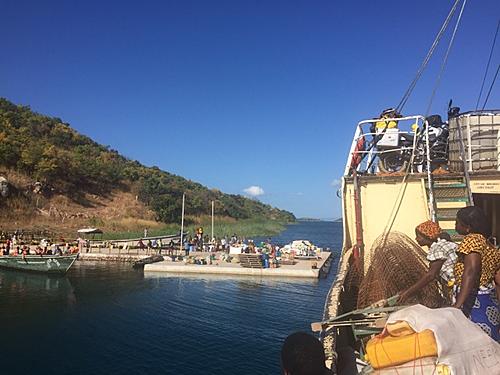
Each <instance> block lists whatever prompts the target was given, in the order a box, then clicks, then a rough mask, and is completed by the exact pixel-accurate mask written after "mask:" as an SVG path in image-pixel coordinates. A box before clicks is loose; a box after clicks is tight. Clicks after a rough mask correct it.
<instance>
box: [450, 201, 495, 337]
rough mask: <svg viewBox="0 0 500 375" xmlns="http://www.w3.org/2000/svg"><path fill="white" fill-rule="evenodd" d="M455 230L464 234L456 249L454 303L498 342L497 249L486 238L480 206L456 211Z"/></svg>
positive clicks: (487, 229)
mask: <svg viewBox="0 0 500 375" xmlns="http://www.w3.org/2000/svg"><path fill="white" fill-rule="evenodd" d="M455 229H456V231H457V232H458V233H459V234H462V235H464V236H465V237H464V238H463V240H462V242H461V243H460V246H459V248H458V250H457V252H458V255H459V256H458V261H457V263H456V264H455V268H454V272H455V279H456V283H455V285H454V296H455V302H454V305H453V306H454V307H456V308H458V309H461V310H462V311H463V313H464V314H465V316H467V317H468V318H469V319H470V320H472V321H473V322H474V323H476V324H477V325H478V326H479V327H481V329H482V330H483V331H485V332H486V333H487V334H488V335H490V336H491V337H492V338H493V339H494V340H495V341H497V342H500V333H499V326H500V324H499V323H500V312H499V309H498V300H497V296H496V293H495V274H496V273H497V272H498V269H499V267H500V251H499V250H498V249H496V248H495V246H494V245H493V244H492V243H490V242H489V240H488V238H489V236H490V227H489V223H488V219H487V217H486V215H485V214H484V212H483V211H482V210H481V209H480V208H479V207H475V206H471V207H465V208H462V209H460V210H459V211H458V212H457V219H456V223H455Z"/></svg>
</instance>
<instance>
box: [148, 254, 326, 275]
mask: <svg viewBox="0 0 500 375" xmlns="http://www.w3.org/2000/svg"><path fill="white" fill-rule="evenodd" d="M206 254H208V253H206ZM331 256H332V254H331V253H330V252H326V251H325V252H322V253H321V254H320V258H321V259H317V260H301V259H296V260H295V261H296V264H294V265H281V266H280V267H278V268H262V269H261V268H244V267H242V266H241V265H240V264H239V263H227V262H224V261H215V262H214V264H211V265H208V264H207V265H198V264H185V263H184V262H182V261H180V262H179V261H175V262H173V261H171V260H165V261H163V262H158V263H154V264H146V265H145V266H144V273H147V272H171V273H176V274H183V273H184V274H193V273H195V274H219V275H247V276H273V277H301V278H314V279H317V278H319V276H320V272H321V270H322V269H323V271H324V268H325V264H328V263H327V262H328V260H330V257H331ZM314 263H316V265H317V268H315V269H314V268H313V264H314Z"/></svg>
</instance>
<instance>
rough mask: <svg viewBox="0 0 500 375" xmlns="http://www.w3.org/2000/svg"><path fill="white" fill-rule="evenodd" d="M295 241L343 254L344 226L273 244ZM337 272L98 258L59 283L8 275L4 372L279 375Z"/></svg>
mask: <svg viewBox="0 0 500 375" xmlns="http://www.w3.org/2000/svg"><path fill="white" fill-rule="evenodd" d="M292 239H309V240H311V241H312V242H314V243H315V244H317V245H318V246H322V247H330V248H332V249H334V253H336V254H338V251H339V249H340V247H341V240H342V228H341V224H340V223H331V222H302V223H299V224H295V225H291V226H289V227H288V229H287V230H286V231H285V232H283V233H282V234H281V235H279V236H277V237H275V238H273V241H275V242H277V243H286V242H289V241H291V240H292ZM336 259H338V257H336ZM335 270H336V262H335V263H334V264H333V265H332V271H333V272H330V275H329V276H328V278H326V279H321V280H315V281H309V280H300V279H286V280H283V279H269V278H253V277H220V276H217V277H215V276H214V277H211V276H201V275H200V276H191V277H178V276H166V275H163V276H159V275H153V276H149V275H144V274H143V273H142V272H139V271H134V270H131V268H130V266H129V265H116V264H105V263H90V262H77V263H76V264H75V266H74V267H73V268H72V269H71V270H70V272H69V273H68V274H67V276H65V277H57V278H53V277H47V276H44V275H37V274H23V273H16V272H10V271H0V321H1V323H2V328H3V329H2V334H1V340H0V348H1V349H0V350H1V353H2V354H1V357H0V358H1V370H0V373H2V374H17V373H19V374H21V373H35V372H36V373H50V374H80V373H81V374H146V373H147V374H180V375H182V374H217V375H221V374H222V375H224V374H228V375H229V374H252V375H254V374H279V373H280V367H279V351H280V347H281V344H282V342H283V340H284V338H285V337H286V336H287V335H288V334H289V333H291V332H294V331H297V330H306V331H308V330H309V324H310V323H311V322H313V321H317V320H320V319H321V316H322V312H323V305H324V300H325V297H326V293H327V292H328V289H329V286H330V284H331V282H332V278H333V276H334V275H333V274H334V273H335Z"/></svg>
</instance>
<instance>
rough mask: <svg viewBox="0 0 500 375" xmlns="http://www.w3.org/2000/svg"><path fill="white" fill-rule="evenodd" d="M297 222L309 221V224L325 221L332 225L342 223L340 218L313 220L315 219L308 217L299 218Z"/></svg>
mask: <svg viewBox="0 0 500 375" xmlns="http://www.w3.org/2000/svg"><path fill="white" fill-rule="evenodd" d="M297 221H306V222H308V221H310V222H316V221H326V222H334V223H340V222H342V218H338V219H333V218H326V219H315V218H309V217H301V218H298V219H297Z"/></svg>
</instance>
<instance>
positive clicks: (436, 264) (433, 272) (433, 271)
mask: <svg viewBox="0 0 500 375" xmlns="http://www.w3.org/2000/svg"><path fill="white" fill-rule="evenodd" d="M444 261H445V260H444V259H438V260H434V261H432V262H431V263H430V265H429V271H427V273H426V274H425V275H424V276H423V277H422V278H421V279H420V280H418V281H417V282H416V283H415V284H413V286H411V287H409V288H408V289H406V290H405V291H404V292H402V293H401V294H400V296H399V300H398V301H399V302H405V301H406V300H407V299H408V298H410V297H411V296H412V295H414V294H415V292H417V291H418V290H420V289H422V288H423V287H425V286H426V285H427V284H429V283H430V282H431V281H432V280H435V279H436V277H437V276H438V275H439V271H441V267H442V266H443V264H444Z"/></svg>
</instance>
